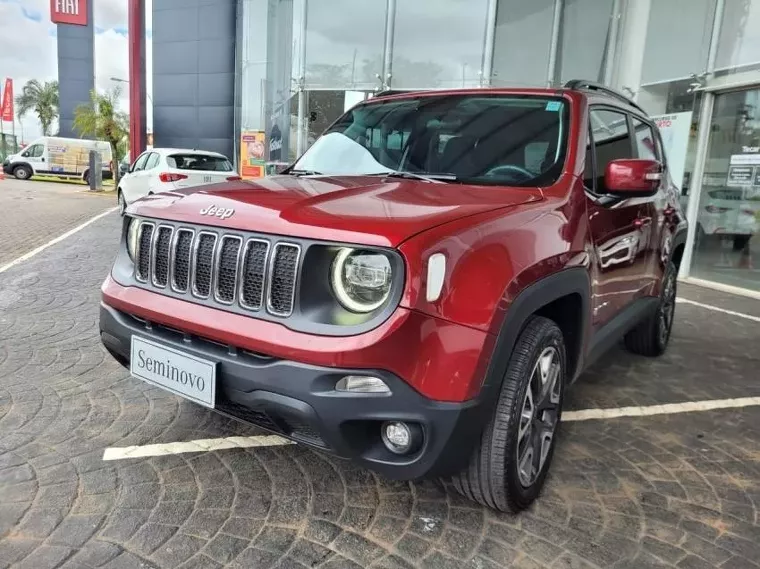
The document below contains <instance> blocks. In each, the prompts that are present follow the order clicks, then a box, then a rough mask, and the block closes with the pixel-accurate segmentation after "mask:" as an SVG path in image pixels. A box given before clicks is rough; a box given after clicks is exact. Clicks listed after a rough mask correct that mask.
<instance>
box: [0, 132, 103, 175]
mask: <svg viewBox="0 0 760 569" xmlns="http://www.w3.org/2000/svg"><path fill="white" fill-rule="evenodd" d="M90 150H97V151H98V152H100V157H101V160H102V164H103V179H104V180H109V179H111V178H113V169H112V167H113V165H112V157H111V145H110V144H108V143H107V142H104V141H102V140H85V139H83V138H59V137H57V136H43V137H42V138H38V139H37V140H35V141H34V142H32V143H31V144H30V145H29V146H27V147H26V148H24V149H23V150H22V151H21V152H19V153H18V154H13V155H11V156H8V158H6V159H5V162H3V172H5V173H6V174H10V175H13V176H15V177H16V178H18V179H19V180H28V179H29V178H31V177H32V176H55V177H58V178H75V179H79V180H84V181H85V182H88V181H89V168H90Z"/></svg>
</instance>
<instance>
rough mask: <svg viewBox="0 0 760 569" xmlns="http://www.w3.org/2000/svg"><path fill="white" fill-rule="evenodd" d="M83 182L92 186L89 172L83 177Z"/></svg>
mask: <svg viewBox="0 0 760 569" xmlns="http://www.w3.org/2000/svg"><path fill="white" fill-rule="evenodd" d="M82 181H83V182H84V183H85V184H87V185H88V186H89V185H90V171H89V170H88V171H87V172H85V173H84V175H83V176H82Z"/></svg>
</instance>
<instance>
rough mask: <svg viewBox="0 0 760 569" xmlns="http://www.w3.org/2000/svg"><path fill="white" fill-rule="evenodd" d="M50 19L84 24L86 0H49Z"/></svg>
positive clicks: (55, 22) (61, 22) (78, 24)
mask: <svg viewBox="0 0 760 569" xmlns="http://www.w3.org/2000/svg"><path fill="white" fill-rule="evenodd" d="M50 21H51V22H53V23H54V24H76V25H77V26H86V25H87V0H50Z"/></svg>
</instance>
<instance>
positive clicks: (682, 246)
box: [670, 229, 686, 269]
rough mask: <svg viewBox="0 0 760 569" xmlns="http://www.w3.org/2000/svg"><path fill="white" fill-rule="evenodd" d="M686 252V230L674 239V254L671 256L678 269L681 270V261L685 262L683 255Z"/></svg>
mask: <svg viewBox="0 0 760 569" xmlns="http://www.w3.org/2000/svg"><path fill="white" fill-rule="evenodd" d="M685 250H686V230H685V229H684V230H682V231H680V232H678V233H677V234H676V236H675V237H674V238H673V252H672V253H671V254H670V260H671V261H673V263H674V264H675V266H676V269H680V268H681V261H682V260H683V253H684V251H685Z"/></svg>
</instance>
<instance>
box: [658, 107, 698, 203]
mask: <svg viewBox="0 0 760 569" xmlns="http://www.w3.org/2000/svg"><path fill="white" fill-rule="evenodd" d="M652 120H654V122H655V124H656V125H657V128H658V129H659V130H660V134H661V135H662V144H663V146H664V147H665V156H666V157H667V159H668V167H669V169H670V177H671V178H672V179H673V183H674V184H675V185H676V186H677V187H678V188H682V187H683V182H684V179H683V177H684V168H685V167H686V151H687V150H688V149H689V132H690V131H691V112H686V113H671V114H669V115H655V116H653V117H652Z"/></svg>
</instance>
